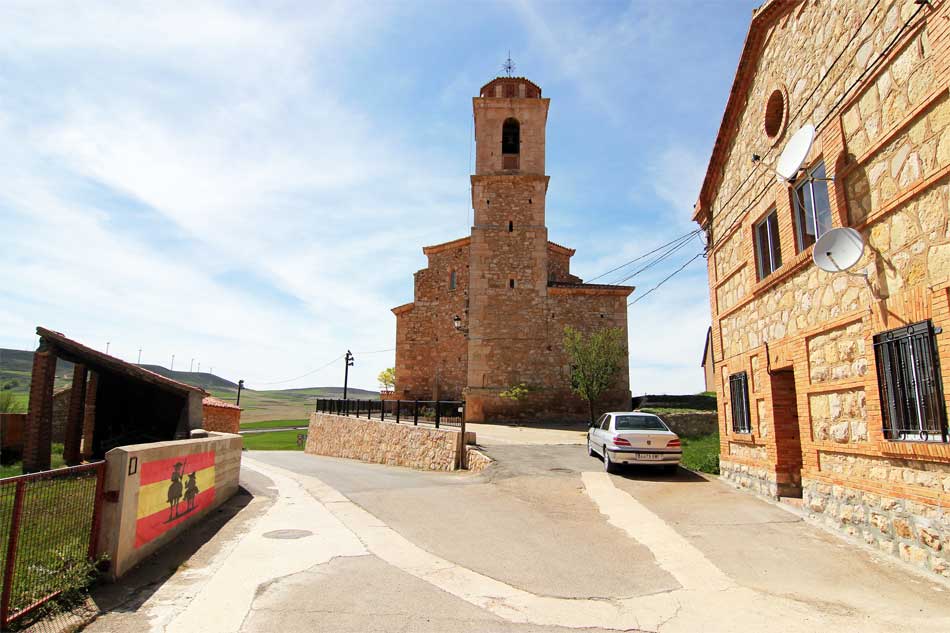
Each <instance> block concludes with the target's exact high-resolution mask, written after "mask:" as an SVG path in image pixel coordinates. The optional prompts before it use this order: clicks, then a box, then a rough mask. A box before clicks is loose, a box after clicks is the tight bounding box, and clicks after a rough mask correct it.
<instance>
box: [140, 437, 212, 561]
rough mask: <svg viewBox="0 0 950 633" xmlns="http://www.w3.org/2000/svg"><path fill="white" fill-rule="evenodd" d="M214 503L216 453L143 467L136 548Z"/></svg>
mask: <svg viewBox="0 0 950 633" xmlns="http://www.w3.org/2000/svg"><path fill="white" fill-rule="evenodd" d="M213 503H214V451H207V452H205V453H196V454H194V455H185V456H181V457H169V458H168V459H157V460H155V461H151V462H145V463H144V464H142V470H141V474H140V475H139V509H138V521H137V522H136V525H135V546H136V547H141V546H143V545H145V544H146V543H148V542H149V541H151V540H152V539H154V538H155V537H157V536H158V535H160V534H162V533H163V532H167V531H168V530H170V529H171V528H173V527H175V526H176V525H178V524H179V523H181V522H182V521H187V520H188V518H189V517H192V516H194V515H196V514H198V513H199V512H200V511H201V510H202V509H204V508H207V507H210V506H211V505H212V504H213Z"/></svg>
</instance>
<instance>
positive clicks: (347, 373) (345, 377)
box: [343, 350, 353, 400]
mask: <svg viewBox="0 0 950 633" xmlns="http://www.w3.org/2000/svg"><path fill="white" fill-rule="evenodd" d="M344 358H345V359H346V369H344V370H343V399H344V400H346V388H347V384H348V383H349V380H350V367H352V366H353V352H351V351H350V350H346V356H344Z"/></svg>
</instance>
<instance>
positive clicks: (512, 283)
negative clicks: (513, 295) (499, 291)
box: [508, 279, 515, 288]
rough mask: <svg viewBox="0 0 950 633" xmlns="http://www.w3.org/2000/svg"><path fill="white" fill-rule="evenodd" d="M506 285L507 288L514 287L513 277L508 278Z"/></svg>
mask: <svg viewBox="0 0 950 633" xmlns="http://www.w3.org/2000/svg"><path fill="white" fill-rule="evenodd" d="M508 287H509V288H514V287H515V280H514V279H509V280H508Z"/></svg>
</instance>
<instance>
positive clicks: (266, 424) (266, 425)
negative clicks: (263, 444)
mask: <svg viewBox="0 0 950 633" xmlns="http://www.w3.org/2000/svg"><path fill="white" fill-rule="evenodd" d="M309 423H310V420H264V421H262V422H244V423H242V424H241V430H242V431H246V430H250V429H282V428H284V427H288V426H307V425H308V424H309Z"/></svg>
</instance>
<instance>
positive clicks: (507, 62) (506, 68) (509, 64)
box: [501, 51, 515, 77]
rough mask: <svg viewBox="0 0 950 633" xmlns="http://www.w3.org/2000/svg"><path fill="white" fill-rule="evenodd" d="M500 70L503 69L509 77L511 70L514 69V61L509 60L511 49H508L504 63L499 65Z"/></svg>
mask: <svg viewBox="0 0 950 633" xmlns="http://www.w3.org/2000/svg"><path fill="white" fill-rule="evenodd" d="M501 68H502V70H504V71H505V72H506V73H507V74H508V76H509V77H511V71H513V70H514V69H515V63H514V62H513V61H511V51H508V59H506V60H505V63H504V64H502V65H501Z"/></svg>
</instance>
